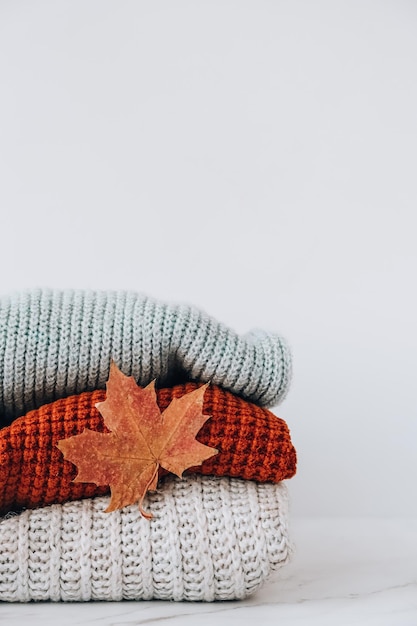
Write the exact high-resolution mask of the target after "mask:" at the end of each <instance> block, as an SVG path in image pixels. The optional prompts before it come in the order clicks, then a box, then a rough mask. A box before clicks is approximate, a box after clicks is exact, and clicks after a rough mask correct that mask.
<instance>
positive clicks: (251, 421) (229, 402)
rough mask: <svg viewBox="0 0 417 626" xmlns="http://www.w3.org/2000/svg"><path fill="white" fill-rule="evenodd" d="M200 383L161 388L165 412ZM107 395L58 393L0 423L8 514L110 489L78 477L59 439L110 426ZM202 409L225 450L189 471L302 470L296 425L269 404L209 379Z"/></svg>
mask: <svg viewBox="0 0 417 626" xmlns="http://www.w3.org/2000/svg"><path fill="white" fill-rule="evenodd" d="M200 384H201V383H200ZM200 384H197V383H187V384H184V385H176V386H175V387H170V388H165V389H159V390H157V402H158V405H159V407H160V409H161V411H163V410H164V409H165V408H166V407H167V406H168V404H169V403H170V402H171V400H172V399H173V398H179V397H181V396H183V395H184V394H185V393H189V392H191V391H193V390H194V389H196V388H197V387H198V386H200ZM105 396H106V392H105V391H101V390H99V391H94V392H84V393H82V394H79V395H75V396H70V397H69V398H64V399H61V400H56V401H55V402H52V403H50V404H47V405H44V406H42V407H41V408H40V409H36V410H33V411H30V412H29V413H27V414H26V415H25V416H22V417H20V418H18V419H16V420H15V421H14V422H13V423H12V424H10V425H9V426H7V427H5V428H3V429H1V430H0V514H4V513H6V512H7V511H10V510H18V509H20V508H21V507H31V508H32V507H39V506H45V505H48V504H54V503H63V502H67V501H68V500H77V499H80V498H88V497H92V496H96V495H104V494H107V493H108V491H109V489H108V486H97V485H95V484H93V483H78V482H77V483H74V482H72V481H73V479H74V478H75V476H76V473H77V472H76V468H75V466H74V465H73V464H72V463H70V462H69V461H66V460H64V457H63V455H62V453H61V451H60V450H59V449H58V448H57V446H56V444H57V442H58V441H59V440H61V439H66V438H68V437H72V436H74V435H77V434H80V433H82V432H83V430H84V429H85V428H89V429H90V430H94V431H98V432H108V429H107V428H106V427H105V426H104V421H103V418H102V416H101V414H100V413H99V411H98V410H97V408H96V407H95V405H96V403H98V402H102V401H104V399H105ZM202 412H203V413H204V414H205V415H209V416H210V419H208V420H207V421H206V422H205V424H203V426H202V428H201V429H200V431H199V433H198V435H197V440H198V441H200V442H201V443H203V444H205V445H207V446H210V447H212V448H216V449H217V450H218V451H219V453H218V454H217V455H215V456H213V457H211V458H210V459H207V460H206V461H203V463H202V465H201V466H197V467H194V468H190V469H189V470H187V473H189V472H197V473H201V474H204V475H210V474H211V475H216V476H231V477H236V478H243V479H246V480H256V481H259V482H268V481H269V482H274V483H277V482H279V481H282V480H284V479H286V478H291V477H292V476H293V475H294V474H295V470H296V452H295V449H294V447H293V445H292V442H291V438H290V433H289V430H288V426H287V424H286V423H285V421H284V420H282V419H280V418H279V417H276V416H275V415H274V414H273V413H271V412H270V411H269V410H268V409H265V408H262V407H259V406H256V405H254V404H252V403H250V402H247V401H245V400H243V399H242V398H239V397H238V396H236V395H234V394H232V393H230V392H228V391H225V390H224V389H221V388H220V387H216V386H215V385H209V386H208V387H207V389H206V391H205V394H204V402H203V409H202ZM160 472H161V475H162V474H164V473H166V472H164V471H163V470H162V471H160Z"/></svg>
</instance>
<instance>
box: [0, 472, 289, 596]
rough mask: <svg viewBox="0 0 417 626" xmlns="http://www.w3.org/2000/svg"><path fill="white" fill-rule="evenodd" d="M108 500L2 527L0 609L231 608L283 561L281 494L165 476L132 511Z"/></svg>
mask: <svg viewBox="0 0 417 626" xmlns="http://www.w3.org/2000/svg"><path fill="white" fill-rule="evenodd" d="M107 505H108V497H98V498H92V499H87V500H82V501H76V502H69V503H67V504H64V505H58V504H55V505H52V506H50V507H44V508H40V509H35V510H33V511H25V512H23V513H21V514H19V515H16V516H12V517H8V518H3V519H2V520H0V600H3V601H9V602H28V601H30V600H52V601H60V600H64V601H78V602H80V601H89V600H114V601H117V600H122V599H126V600H149V599H151V598H155V599H164V600H197V601H199V600H205V601H213V600H232V599H239V598H244V597H246V596H248V595H249V594H251V593H253V592H254V591H255V590H256V589H257V588H258V587H259V586H260V585H261V584H262V583H263V582H264V581H265V580H266V579H267V578H268V576H269V574H270V573H271V572H272V571H273V570H276V569H278V568H279V567H281V566H282V565H284V564H285V563H286V562H287V560H288V557H289V554H290V547H289V543H288V533H287V490H286V488H285V486H284V484H283V483H280V484H278V485H272V484H257V483H255V482H253V481H242V480H239V479H234V478H215V477H197V476H192V477H188V478H186V479H184V480H179V479H176V478H171V477H167V478H166V479H165V484H164V486H163V488H162V489H161V490H160V491H158V492H156V493H154V494H151V495H149V496H148V498H147V502H146V507H147V508H149V509H150V510H151V511H152V513H153V516H154V517H153V518H152V520H151V521H150V522H149V521H148V520H145V519H144V518H143V517H141V515H140V513H139V512H138V510H137V507H136V506H128V507H125V508H123V509H121V510H119V511H115V512H113V513H104V510H105V508H106V506H107Z"/></svg>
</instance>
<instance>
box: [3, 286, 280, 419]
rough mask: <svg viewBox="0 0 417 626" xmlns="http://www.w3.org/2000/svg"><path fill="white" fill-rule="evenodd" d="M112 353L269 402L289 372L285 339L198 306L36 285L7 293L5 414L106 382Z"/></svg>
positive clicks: (143, 378) (131, 365)
mask: <svg viewBox="0 0 417 626" xmlns="http://www.w3.org/2000/svg"><path fill="white" fill-rule="evenodd" d="M111 358H113V359H114V361H115V362H116V364H117V365H118V366H119V368H120V369H121V370H122V371H123V372H124V373H125V374H127V375H132V376H134V378H135V379H136V381H137V382H138V383H139V384H141V385H146V384H148V383H149V382H150V381H151V380H152V379H154V378H157V381H158V384H159V385H160V386H162V385H167V384H173V383H175V382H178V380H181V382H182V381H183V380H184V379H188V380H196V381H197V380H198V381H203V382H207V381H211V382H213V383H214V384H216V385H220V386H222V387H224V388H225V389H228V390H231V391H233V392H235V393H237V394H239V395H241V396H242V397H243V398H246V399H248V400H251V401H253V402H255V403H257V404H259V405H262V406H272V405H275V404H278V403H279V402H280V401H281V400H282V399H283V397H284V396H285V394H286V392H287V390H288V387H289V382H290V375H291V358H290V352H289V349H288V347H287V344H286V343H285V341H284V340H283V339H282V338H281V337H279V336H278V335H274V334H268V333H266V332H262V331H254V332H250V333H248V334H246V335H243V336H241V337H240V336H238V335H237V334H236V333H235V332H233V330H231V329H230V328H227V327H226V326H224V325H222V324H220V323H219V322H217V321H215V320H214V319H213V318H211V317H209V316H207V315H206V314H204V313H203V312H201V311H199V310H198V309H196V308H192V307H190V306H185V305H183V306H182V305H169V304H164V303H161V302H158V301H156V300H153V299H151V298H148V297H146V296H144V295H140V294H136V293H132V292H95V291H71V290H68V291H58V290H35V291H30V292H23V293H17V294H14V295H11V296H7V297H6V296H5V297H3V298H0V421H1V420H3V423H6V422H7V421H11V420H12V419H14V418H16V417H17V416H19V415H23V414H24V413H26V412H27V411H29V410H31V409H34V408H37V407H39V406H41V405H42V404H45V403H47V402H51V401H52V400H55V399H58V398H63V397H66V396H70V395H72V394H75V393H80V392H82V391H92V390H94V389H102V388H104V386H105V382H106V380H107V378H108V374H109V367H110V361H111Z"/></svg>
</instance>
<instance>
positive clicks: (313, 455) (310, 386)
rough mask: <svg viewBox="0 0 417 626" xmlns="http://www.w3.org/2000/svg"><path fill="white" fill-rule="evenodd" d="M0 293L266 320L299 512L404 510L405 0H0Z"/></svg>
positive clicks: (411, 85) (412, 459) (411, 108)
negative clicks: (278, 367)
mask: <svg viewBox="0 0 417 626" xmlns="http://www.w3.org/2000/svg"><path fill="white" fill-rule="evenodd" d="M0 90H1V92H0V216H1V217H0V219H1V224H0V235H1V239H0V267H1V283H0V289H1V292H3V293H4V292H6V291H9V290H12V289H18V288H26V287H32V286H56V287H92V288H116V289H117V288H129V289H134V290H137V291H142V292H145V293H148V294H149V295H153V296H156V297H159V298H162V299H164V300H175V301H182V302H189V303H192V304H195V305H197V306H199V307H200V308H203V309H204V310H206V311H207V312H208V313H210V314H211V315H213V316H215V317H217V318H218V319H219V320H221V321H223V322H225V323H227V324H229V325H230V326H232V327H233V328H235V329H236V330H238V331H241V332H244V331H246V330H248V329H249V328H250V327H253V326H259V327H265V328H268V329H271V330H276V331H280V332H282V333H283V334H285V335H286V336H287V337H288V339H289V340H290V342H291V344H292V347H293V352H294V370H295V371H294V382H293V387H292V390H291V392H290V395H289V396H288V399H287V400H286V401H285V402H284V403H283V404H282V405H281V406H280V407H278V408H277V409H276V412H277V413H278V414H279V415H281V416H282V417H283V418H285V419H286V421H287V422H288V424H289V426H290V428H291V431H292V434H293V439H294V442H295V444H296V447H297V449H298V454H299V473H298V476H297V477H296V478H295V479H294V480H293V481H291V486H292V494H293V514H294V515H298V516H304V515H313V516H315V515H335V516H338V515H347V516H350V515H352V516H356V515H375V516H392V515H404V516H408V515H411V516H416V515H417V498H416V496H415V494H416V488H415V479H416V477H417V454H416V443H417V404H416V379H417V333H416V324H417V296H416V270H417V252H416V235H417V231H416V221H417V218H416V210H417V205H416V200H417V176H416V173H417V167H416V166H417V3H415V2H413V1H406V0H391V1H388V0H387V1H376V0H356V1H355V0H353V1H337V0H336V1H334V0H327V1H325V0H319V1H308V0H306V1H304V2H303V1H301V0H287V1H282V0H281V1H280V0H275V1H273V0H271V1H267V0H252V1H244V0H239V1H238V0H236V1H234V2H232V1H230V0H218V1H214V0H210V2H209V1H204V2H203V1H199V0H190V1H188V2H185V1H179V0H176V1H175V2H174V1H172V0H166V1H158V0H152V1H150V0H149V1H148V2H144V1H133V0H130V1H127V0H114V1H113V2H111V1H109V0H72V1H69V0H68V1H63V0H49V1H46V0H37V1H36V2H32V1H29V0H26V1H25V0H18V1H16V0H0Z"/></svg>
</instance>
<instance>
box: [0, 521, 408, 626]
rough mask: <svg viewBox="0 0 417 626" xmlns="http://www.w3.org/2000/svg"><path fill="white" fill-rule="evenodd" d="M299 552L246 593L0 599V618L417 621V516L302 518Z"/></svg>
mask: <svg viewBox="0 0 417 626" xmlns="http://www.w3.org/2000/svg"><path fill="white" fill-rule="evenodd" d="M292 535H293V539H294V541H295V543H296V546H297V553H296V555H295V557H294V559H293V562H292V563H291V565H289V566H287V567H285V568H283V569H282V570H281V572H280V573H279V575H278V576H277V577H276V579H274V580H271V581H269V582H268V583H267V584H266V585H265V586H264V587H263V588H262V589H261V590H260V591H259V592H258V593H257V594H255V595H254V596H253V597H251V598H250V599H248V600H246V601H240V602H223V603H213V604H203V603H200V604H194V603H183V602H180V603H174V602H160V601H158V602H111V603H104V602H96V603H85V604H52V603H51V604H49V603H45V604H43V603H41V604H7V603H4V604H0V624H2V625H3V624H5V625H6V624H13V625H15V624H24V625H30V626H36V625H38V624H39V625H41V624H42V625H43V626H49V625H52V624H53V625H54V626H55V625H58V626H67V625H68V626H70V625H71V626H78V625H81V624H89V625H90V624H91V625H97V624H100V625H103V626H111V625H112V626H113V625H114V626H116V625H117V626H133V625H139V624H153V623H158V625H161V626H162V625H164V624H169V625H170V626H179V625H181V626H187V625H188V624H189V625H190V626H191V625H194V624H198V625H200V624H201V625H205V624H207V625H208V624H210V625H213V624H214V626H221V625H222V624H236V625H239V626H242V625H245V624H248V625H249V624H250V625H251V626H255V625H256V626H267V625H269V624H270V625H271V626H272V625H274V626H275V625H285V626H286V625H293V624H294V625H308V626H315V625H317V626H318V625H320V626H345V625H352V626H365V625H366V626H376V625H378V626H382V625H384V626H417V519H413V520H396V519H393V520H385V519H384V520H381V519H337V518H334V519H314V520H313V519H304V520H296V521H293V523H292Z"/></svg>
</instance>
